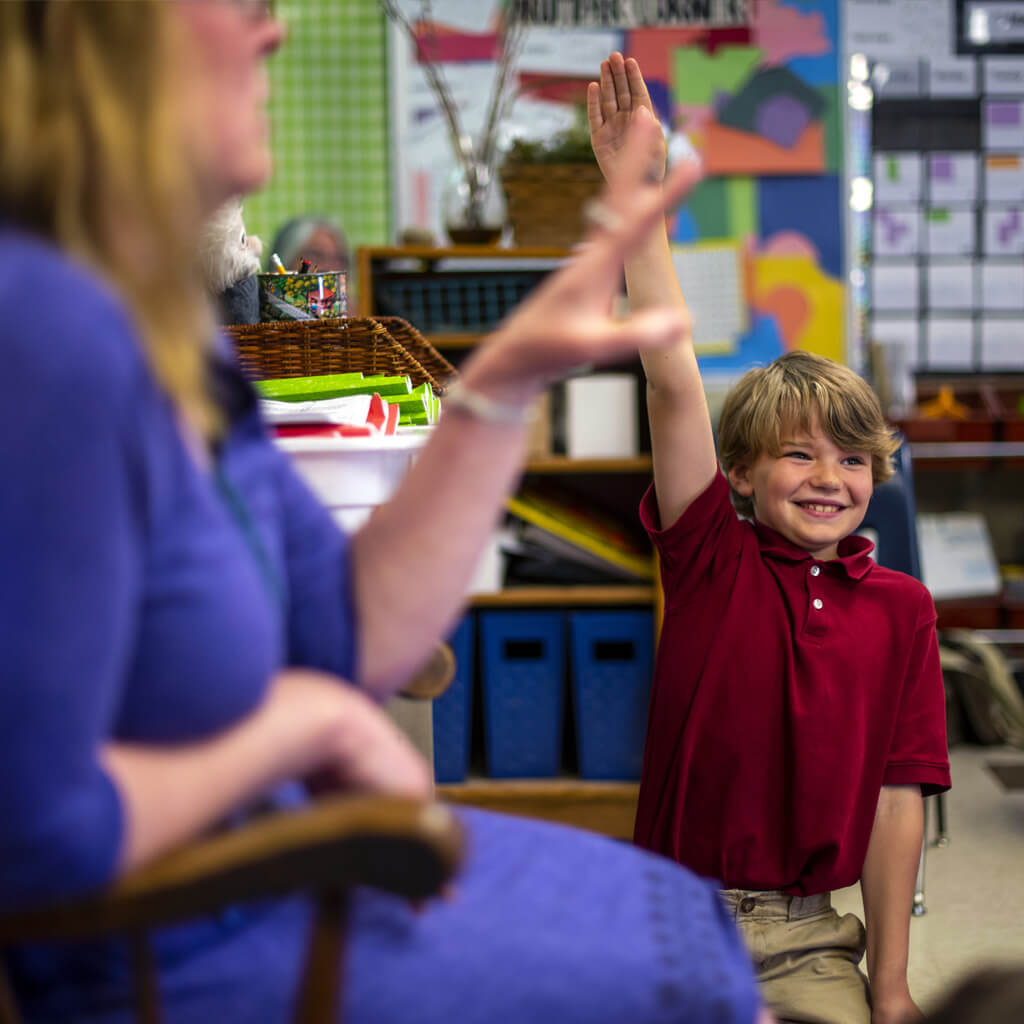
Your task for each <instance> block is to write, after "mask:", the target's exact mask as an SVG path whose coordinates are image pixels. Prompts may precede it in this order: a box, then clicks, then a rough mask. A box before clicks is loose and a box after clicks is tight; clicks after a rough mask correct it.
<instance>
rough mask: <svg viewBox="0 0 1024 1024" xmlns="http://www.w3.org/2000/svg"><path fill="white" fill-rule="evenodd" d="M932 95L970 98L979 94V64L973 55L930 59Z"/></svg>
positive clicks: (928, 69)
mask: <svg viewBox="0 0 1024 1024" xmlns="http://www.w3.org/2000/svg"><path fill="white" fill-rule="evenodd" d="M926 74H927V84H928V88H927V93H928V95H929V96H930V97H939V96H943V97H948V98H950V99H952V98H970V97H974V96H977V95H978V65H977V62H976V61H975V60H974V58H973V57H960V58H955V57H954V58H949V59H939V60H930V61H928V68H927V72H926Z"/></svg>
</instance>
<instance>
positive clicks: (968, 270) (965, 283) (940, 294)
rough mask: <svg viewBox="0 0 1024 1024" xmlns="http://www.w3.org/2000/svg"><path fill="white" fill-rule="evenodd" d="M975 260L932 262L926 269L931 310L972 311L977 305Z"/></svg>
mask: <svg viewBox="0 0 1024 1024" xmlns="http://www.w3.org/2000/svg"><path fill="white" fill-rule="evenodd" d="M975 278H976V274H975V262H974V260H955V261H953V262H949V263H946V262H943V263H935V262H930V263H928V265H927V266H926V268H925V295H926V297H927V298H926V303H927V306H928V307H929V308H930V309H942V310H952V309H957V310H970V309H973V308H974V306H975V305H976V303H977V297H976V292H975Z"/></svg>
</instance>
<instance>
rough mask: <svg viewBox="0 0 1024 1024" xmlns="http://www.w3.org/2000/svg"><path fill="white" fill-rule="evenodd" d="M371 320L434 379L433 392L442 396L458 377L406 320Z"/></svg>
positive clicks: (453, 369)
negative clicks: (451, 382) (449, 384)
mask: <svg viewBox="0 0 1024 1024" xmlns="http://www.w3.org/2000/svg"><path fill="white" fill-rule="evenodd" d="M373 319H374V320H376V321H377V323H379V324H383V326H384V329H385V330H386V331H387V332H388V334H390V335H391V337H392V338H394V339H395V341H397V342H398V344H399V345H401V346H402V348H404V349H405V350H406V352H408V353H409V354H410V355H411V356H412V357H413V358H414V359H417V360H418V361H419V362H420V363H421V364H422V365H423V368H424V369H425V370H426V371H427V372H428V373H429V374H430V375H431V376H432V377H433V378H434V384H433V388H434V392H435V393H436V394H444V392H445V391H447V390H448V383H449V382H450V381H451V380H454V378H456V377H457V376H458V375H459V371H458V370H456V369H455V367H454V366H452V364H451V363H449V362H448V360H447V359H445V357H444V356H443V355H441V353H440V352H438V351H437V349H436V348H434V346H433V345H431V344H430V342H429V341H427V339H426V338H424V337H423V335H422V334H420V332H419V331H418V330H416V328H415V327H413V325H412V324H411V323H409V321H408V320H403V319H402V318H401V317H398V316H375V317H374V318H373Z"/></svg>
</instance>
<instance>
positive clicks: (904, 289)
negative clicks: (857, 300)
mask: <svg viewBox="0 0 1024 1024" xmlns="http://www.w3.org/2000/svg"><path fill="white" fill-rule="evenodd" d="M919 292H920V275H919V272H918V267H917V264H916V263H874V264H872V267H871V308H872V309H874V310H880V311H883V312H901V313H916V312H917V309H918V306H919V304H920V295H919Z"/></svg>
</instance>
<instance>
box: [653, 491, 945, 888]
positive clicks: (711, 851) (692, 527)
mask: <svg viewBox="0 0 1024 1024" xmlns="http://www.w3.org/2000/svg"><path fill="white" fill-rule="evenodd" d="M640 514H641V518H642V519H643V522H644V525H645V527H646V528H647V531H648V533H649V534H650V536H651V538H652V540H653V541H654V543H655V545H656V546H657V549H658V553H659V555H660V558H661V567H662V583H663V586H664V590H665V619H664V625H663V628H662V632H661V642H660V644H659V648H658V656H657V661H656V665H655V673H654V682H653V686H652V692H651V704H650V715H649V719H648V725H647V746H646V750H645V753H644V768H643V777H642V781H641V783H640V803H639V807H638V810H637V819H636V834H635V839H636V842H637V843H638V844H639V845H641V846H644V847H647V848H648V849H651V850H655V851H657V852H659V853H662V854H665V855H666V856H669V857H672V858H674V859H675V860H677V861H679V862H680V863H681V864H685V865H686V866H687V867H689V868H691V869H693V870H694V871H696V872H698V873H699V874H701V875H705V876H707V877H709V878H716V879H719V880H720V881H721V882H722V884H723V886H724V887H725V888H729V889H782V890H784V891H786V892H790V893H795V894H798V895H802V896H806V895H810V894H812V893H818V892H826V891H829V890H832V889H838V888H841V887H843V886H846V885H851V884H852V883H854V882H855V881H857V879H858V878H859V877H860V873H861V869H862V867H863V865H864V857H865V855H866V853H867V846H868V839H869V838H870V835H871V828H872V825H873V822H874V815H875V808H876V806H877V803H878V795H879V790H880V788H881V787H882V786H883V785H898V784H905V783H920V785H921V788H922V791H923V792H924V793H925V794H928V793H935V792H940V791H941V790H944V789H948V788H949V784H950V783H949V759H948V755H947V750H946V713H945V696H944V690H943V683H942V672H941V670H940V667H939V652H938V643H937V640H936V634H935V606H934V604H933V603H932V600H931V596H930V595H929V593H928V591H927V590H926V589H925V587H924V586H923V585H922V584H921V583H919V582H918V581H917V580H915V579H913V578H912V577H910V576H906V575H904V574H903V573H898V572H893V571H891V570H889V569H885V568H883V567H881V566H879V565H876V564H875V562H874V561H873V560H872V558H871V556H870V551H871V549H872V544H871V543H870V541H867V540H865V539H864V538H862V537H856V536H855V537H848V538H847V539H846V540H844V541H842V542H841V543H840V545H839V557H838V558H837V559H835V560H834V561H818V560H817V559H815V558H813V557H812V556H811V555H810V553H809V552H807V551H805V550H803V549H802V548H799V547H796V546H795V545H793V544H791V543H790V542H789V541H787V540H785V538H783V537H782V536H780V535H779V534H778V533H776V532H775V531H774V530H772V529H770V528H768V527H766V526H763V525H762V524H760V523H750V522H745V521H743V520H741V519H739V518H738V517H737V515H736V512H735V510H734V509H733V507H732V504H731V503H730V501H729V486H728V484H727V482H726V480H725V478H724V477H723V476H722V475H721V474H720V473H719V474H717V475H716V477H715V479H714V481H712V483H711V484H710V485H709V487H708V488H707V490H705V491H704V492H703V493H702V494H701V495H700V496H699V497H698V498H697V499H696V500H695V501H694V502H693V504H691V505H690V507H689V508H688V509H687V510H686V511H685V512H684V513H683V515H682V516H681V517H680V518H679V520H678V521H677V522H676V523H674V524H673V525H672V526H670V527H669V528H668V529H667V530H661V529H660V528H659V522H658V509H657V502H656V499H655V495H654V488H653V487H652V488H651V489H650V490H648V492H647V494H646V495H645V496H644V499H643V502H642V503H641V506H640Z"/></svg>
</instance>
